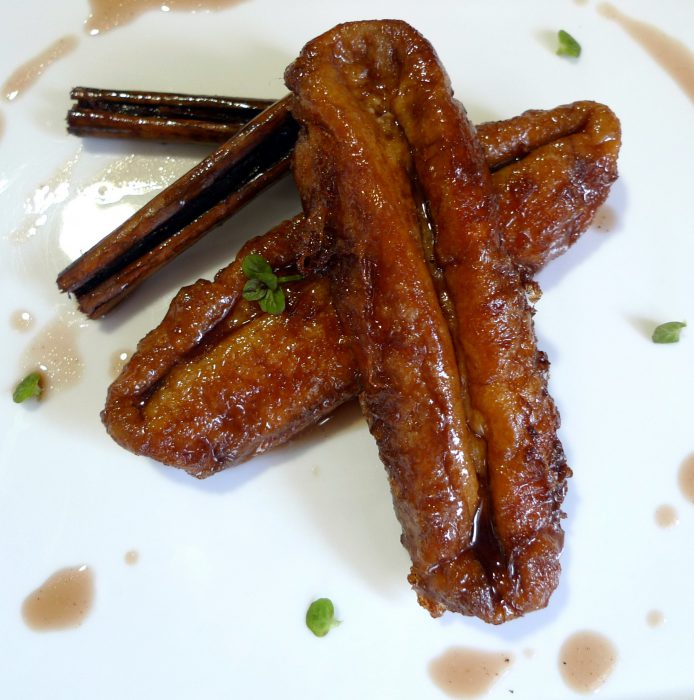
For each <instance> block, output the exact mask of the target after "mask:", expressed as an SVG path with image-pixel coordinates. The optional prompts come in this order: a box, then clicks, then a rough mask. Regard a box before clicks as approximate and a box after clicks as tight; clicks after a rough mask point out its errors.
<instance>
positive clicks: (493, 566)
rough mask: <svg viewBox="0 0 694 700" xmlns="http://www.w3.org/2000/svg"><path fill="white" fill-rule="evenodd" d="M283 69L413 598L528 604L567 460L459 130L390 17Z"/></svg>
mask: <svg viewBox="0 0 694 700" xmlns="http://www.w3.org/2000/svg"><path fill="white" fill-rule="evenodd" d="M285 78H286V81H287V84H288V86H289V87H290V89H291V90H292V91H293V92H294V95H295V102H294V104H293V107H292V109H293V113H294V116H295V118H296V119H297V121H299V123H300V124H301V125H302V132H301V133H300V136H299V141H298V143H297V147H296V150H295V177H296V180H297V184H298V186H299V190H300V193H301V195H302V200H303V203H304V208H305V210H306V211H307V213H308V220H309V222H310V224H311V225H312V227H313V228H314V231H315V232H314V234H313V236H312V239H313V241H314V242H315V241H318V242H319V244H320V245H322V246H325V247H327V248H328V249H329V253H330V256H331V258H330V259H331V266H330V272H329V274H330V277H331V283H332V288H333V290H334V296H335V302H336V309H337V313H338V317H339V318H340V321H341V323H342V326H343V328H345V329H349V332H350V333H351V336H352V339H353V342H354V348H355V356H356V360H357V366H358V368H359V372H360V376H361V381H362V386H363V391H362V393H361V397H360V398H361V402H362V406H363V408H364V411H365V413H366V416H367V419H368V421H369V426H370V429H371V432H372V433H373V434H374V436H375V437H376V440H377V443H378V445H379V451H380V455H381V458H382V460H383V462H384V464H385V466H386V470H387V472H388V475H389V478H390V483H391V489H392V493H393V502H394V506H395V511H396V514H397V516H398V519H399V520H400V523H401V526H402V529H403V537H402V540H403V544H404V545H405V547H406V548H407V550H408V552H409V554H410V556H411V559H412V570H411V574H410V577H409V580H410V582H411V583H412V585H413V587H414V588H415V590H416V591H417V594H418V597H419V601H420V603H421V604H422V605H423V606H424V607H426V608H427V609H428V610H429V611H430V612H431V613H432V615H439V614H441V613H442V612H443V611H444V610H446V609H448V610H453V611H457V612H461V613H464V614H470V615H476V616H478V617H481V618H482V619H484V620H487V621H489V622H494V623H499V622H503V621H505V620H507V619H511V618H513V617H517V616H519V615H522V614H524V613H525V612H528V611H530V610H534V609H537V608H540V607H543V606H544V605H546V604H547V601H548V599H549V596H550V594H551V592H552V591H553V590H554V588H555V587H556V585H557V582H558V574H559V563H558V557H559V553H560V551H561V547H562V542H563V533H562V530H561V527H560V518H561V510H560V506H561V501H562V498H563V495H564V491H565V479H566V476H567V475H568V473H569V472H568V468H567V467H566V465H565V462H564V458H563V452H562V449H561V445H560V443H559V441H558V439H557V437H556V428H557V427H558V415H557V413H556V410H555V408H554V404H553V403H552V401H551V399H550V398H549V396H548V394H547V390H546V370H547V362H546V358H545V357H544V355H543V354H541V353H540V352H539V351H538V350H537V348H536V346H535V338H534V333H533V329H532V320H531V319H532V311H531V309H530V307H529V305H528V302H527V300H526V297H525V293H524V286H523V280H522V277H521V275H520V273H519V271H518V269H517V268H516V267H515V266H514V265H513V263H512V261H511V259H510V258H509V256H508V254H507V252H506V251H505V250H504V249H503V247H502V246H501V241H500V233H501V231H500V225H499V221H498V217H497V209H496V202H495V199H494V194H493V190H492V184H491V178H490V174H489V170H488V168H487V167H486V165H485V163H484V160H483V151H482V148H481V145H480V144H479V141H478V140H477V139H476V136H475V133H474V130H473V129H472V127H471V125H470V124H469V122H468V121H467V119H466V118H465V115H464V111H463V110H462V108H461V107H460V105H459V104H458V103H457V102H455V101H454V100H453V99H452V95H451V91H450V86H449V81H448V78H447V76H446V74H445V72H444V70H443V69H442V67H441V65H440V64H439V62H438V59H437V57H436V54H435V53H434V51H433V49H432V48H431V46H430V45H429V44H428V42H426V40H424V39H423V38H422V37H421V35H419V34H418V33H417V32H416V31H415V30H413V29H412V28H411V27H409V26H408V25H406V24H405V23H403V22H397V21H386V22H359V23H350V24H345V25H340V26H338V27H336V28H335V29H334V30H331V31H330V32H327V33H326V34H324V35H322V36H320V37H318V38H317V39H315V40H313V41H311V42H309V44H308V45H307V46H306V47H305V48H304V49H303V51H302V52H301V55H300V56H299V58H298V59H297V60H296V61H295V62H294V64H292V65H291V66H290V67H289V68H288V70H287V72H286V74H285ZM422 200H423V201H424V202H425V205H426V213H427V215H428V219H429V220H428V221H424V217H423V216H421V211H422V207H421V204H422ZM431 233H433V241H434V243H433V247H434V254H435V255H434V260H433V261H430V264H431V262H433V265H434V266H438V270H432V269H430V268H428V267H427V263H426V262H425V252H424V242H425V241H426V239H427V237H429V236H430V235H431ZM440 279H443V281H444V289H443V294H442V290H441V289H440V288H438V289H437V288H436V287H437V285H435V284H434V280H440ZM437 294H438V296H437ZM444 296H445V297H446V301H445V303H444V300H443V297H444ZM470 425H474V426H475V430H476V432H478V433H480V434H479V435H478V434H475V433H473V432H472V431H471V430H470V427H469V426H470Z"/></svg>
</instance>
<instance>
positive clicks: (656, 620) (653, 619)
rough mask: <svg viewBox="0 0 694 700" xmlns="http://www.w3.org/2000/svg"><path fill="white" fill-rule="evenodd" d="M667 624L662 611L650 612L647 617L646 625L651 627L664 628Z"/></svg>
mask: <svg viewBox="0 0 694 700" xmlns="http://www.w3.org/2000/svg"><path fill="white" fill-rule="evenodd" d="M664 622H665V615H663V613H662V612H660V610H649V612H648V614H647V615H646V623H647V624H648V626H649V627H662V625H663V623H664Z"/></svg>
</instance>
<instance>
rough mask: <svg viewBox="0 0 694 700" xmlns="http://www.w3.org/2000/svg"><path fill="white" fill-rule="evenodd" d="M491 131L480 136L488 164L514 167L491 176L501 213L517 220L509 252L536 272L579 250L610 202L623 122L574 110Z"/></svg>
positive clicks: (595, 108)
mask: <svg viewBox="0 0 694 700" xmlns="http://www.w3.org/2000/svg"><path fill="white" fill-rule="evenodd" d="M490 126H492V125H485V128H480V129H478V131H477V133H478V135H479V136H480V141H481V142H482V144H483V146H484V148H485V155H486V158H487V162H488V163H490V164H492V166H494V165H496V164H502V163H509V164H508V165H506V167H502V168H500V169H499V170H497V171H496V172H495V173H494V175H493V176H492V177H493V187H494V193H495V196H496V201H497V205H498V207H499V210H500V211H505V212H512V215H509V216H507V217H506V221H505V223H504V224H503V237H504V245H505V247H506V248H507V250H509V252H510V251H513V256H514V258H515V261H516V263H517V264H518V265H521V266H522V267H524V268H526V269H527V270H528V271H530V272H536V271H537V270H538V269H540V267H542V266H543V265H544V264H545V263H547V262H548V261H549V260H551V259H553V258H555V257H557V255H560V254H561V253H563V252H564V251H565V250H566V249H567V248H569V246H571V245H573V243H575V241H576V240H577V239H578V237H579V236H580V235H581V233H583V231H585V230H586V228H587V226H588V225H589V224H590V222H591V221H592V219H593V216H594V214H595V212H596V210H597V208H598V207H599V206H600V205H601V204H602V203H603V202H604V201H605V199H606V198H607V194H608V193H609V191H610V185H611V184H612V183H613V182H614V181H615V180H616V179H617V156H618V154H619V147H620V145H621V131H620V126H619V120H618V119H617V117H616V116H615V115H614V113H613V112H612V111H611V110H610V109H609V108H608V107H606V106H605V105H601V104H598V103H596V102H574V103H573V104H570V105H564V106H562V107H556V108H555V109H552V110H548V111H541V110H531V111H528V112H525V113H524V114H522V115H521V116H519V117H515V118H514V119H509V120H507V121H505V122H496V123H495V124H494V126H497V127H498V128H496V129H491V128H488V127H490ZM518 159H520V160H518ZM510 161H511V162H510Z"/></svg>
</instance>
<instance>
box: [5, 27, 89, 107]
mask: <svg viewBox="0 0 694 700" xmlns="http://www.w3.org/2000/svg"><path fill="white" fill-rule="evenodd" d="M78 43H79V39H78V38H77V37H76V36H74V35H72V34H69V35H67V36H64V37H61V38H60V39H58V40H57V41H54V42H53V43H52V44H51V45H50V46H49V47H48V48H47V49H44V50H43V51H42V52H41V53H40V54H38V55H37V56H34V58H32V59H30V60H29V61H27V62H26V63H23V64H22V65H21V66H19V68H17V70H15V71H14V73H12V75H11V76H10V77H9V78H8V79H7V80H6V81H5V83H4V84H3V86H2V96H3V97H4V98H5V99H6V100H14V99H16V98H17V97H19V96H20V95H21V94H22V93H23V92H24V91H25V90H26V89H27V88H28V87H31V86H32V85H33V84H34V83H35V82H36V81H37V80H38V79H39V78H40V77H41V75H43V73H44V72H45V71H46V69H47V68H48V67H49V66H51V65H52V64H53V63H55V62H56V61H57V60H59V59H61V58H63V57H65V56H67V55H68V54H69V53H71V52H72V51H74V50H75V49H76V48H77V44H78Z"/></svg>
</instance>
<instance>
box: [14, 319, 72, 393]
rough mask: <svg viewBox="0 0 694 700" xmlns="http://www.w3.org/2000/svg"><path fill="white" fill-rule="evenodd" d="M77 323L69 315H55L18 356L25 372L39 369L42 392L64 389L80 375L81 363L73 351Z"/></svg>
mask: <svg viewBox="0 0 694 700" xmlns="http://www.w3.org/2000/svg"><path fill="white" fill-rule="evenodd" d="M75 314H76V312H75ZM78 326H79V323H78V321H77V319H76V318H74V317H73V316H72V315H71V314H64V315H63V316H60V317H58V318H57V319H55V320H54V321H51V322H50V323H48V324H47V325H46V326H44V327H43V328H42V329H41V331H39V333H38V335H37V336H36V337H35V338H34V339H33V341H32V342H31V344H30V345H29V346H28V347H27V348H26V350H25V351H24V353H23V355H22V360H21V364H22V369H23V370H24V372H25V373H28V372H35V371H36V370H37V369H38V370H40V371H41V373H42V375H43V377H44V381H45V384H44V389H46V391H52V390H55V389H66V388H68V387H71V386H74V385H75V384H77V383H78V382H79V380H80V379H81V378H82V374H83V371H84V364H83V362H82V358H81V357H80V355H79V351H78V350H77V336H76V333H77V330H78Z"/></svg>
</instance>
